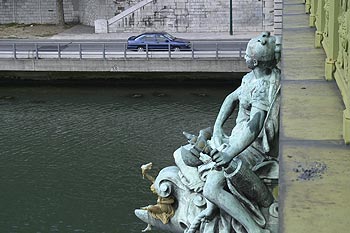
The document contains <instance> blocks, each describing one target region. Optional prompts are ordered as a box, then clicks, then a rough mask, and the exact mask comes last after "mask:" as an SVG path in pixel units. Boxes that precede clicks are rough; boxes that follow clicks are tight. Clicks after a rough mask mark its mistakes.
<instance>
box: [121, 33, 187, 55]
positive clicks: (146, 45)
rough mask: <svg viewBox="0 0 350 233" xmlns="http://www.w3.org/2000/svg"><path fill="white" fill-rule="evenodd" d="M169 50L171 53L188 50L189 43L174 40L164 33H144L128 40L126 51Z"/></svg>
mask: <svg viewBox="0 0 350 233" xmlns="http://www.w3.org/2000/svg"><path fill="white" fill-rule="evenodd" d="M169 48H170V50H172V51H180V50H190V49H191V42H190V41H188V40H185V39H180V38H176V37H174V36H172V35H170V34H169V33H166V32H146V33H143V34H140V35H138V36H132V37H129V38H128V47H127V49H130V50H137V51H139V52H142V51H145V50H146V49H148V50H161V51H168V50H169Z"/></svg>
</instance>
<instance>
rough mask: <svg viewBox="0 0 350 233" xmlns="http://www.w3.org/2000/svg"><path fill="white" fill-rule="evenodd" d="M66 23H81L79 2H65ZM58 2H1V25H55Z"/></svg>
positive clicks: (75, 0) (5, 0)
mask: <svg viewBox="0 0 350 233" xmlns="http://www.w3.org/2000/svg"><path fill="white" fill-rule="evenodd" d="M64 13H65V20H66V22H68V23H69V22H79V0H64ZM56 22H57V15H56V0H0V24H6V23H23V24H31V23H38V24H55V23H56Z"/></svg>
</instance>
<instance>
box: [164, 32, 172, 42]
mask: <svg viewBox="0 0 350 233" xmlns="http://www.w3.org/2000/svg"><path fill="white" fill-rule="evenodd" d="M164 36H166V37H168V38H169V39H170V40H175V36H172V35H170V34H169V33H165V34H164Z"/></svg>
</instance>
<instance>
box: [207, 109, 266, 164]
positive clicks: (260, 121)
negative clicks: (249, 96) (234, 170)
mask: <svg viewBox="0 0 350 233" xmlns="http://www.w3.org/2000/svg"><path fill="white" fill-rule="evenodd" d="M265 117H266V111H264V110H261V109H259V108H256V107H254V106H253V107H252V109H251V113H250V119H249V121H248V122H247V124H246V125H245V127H244V128H243V129H241V130H240V132H239V134H235V135H232V136H231V138H230V145H229V146H228V147H227V148H226V149H224V150H223V153H217V154H215V155H214V156H213V160H214V161H215V162H216V166H225V165H228V163H229V162H230V161H231V160H232V159H233V158H234V157H235V156H237V155H238V154H239V153H241V152H242V151H243V150H244V149H246V148H247V147H248V146H249V145H251V144H252V143H253V142H254V140H255V139H256V138H257V137H258V135H259V133H260V131H261V130H262V128H263V126H264V121H265Z"/></svg>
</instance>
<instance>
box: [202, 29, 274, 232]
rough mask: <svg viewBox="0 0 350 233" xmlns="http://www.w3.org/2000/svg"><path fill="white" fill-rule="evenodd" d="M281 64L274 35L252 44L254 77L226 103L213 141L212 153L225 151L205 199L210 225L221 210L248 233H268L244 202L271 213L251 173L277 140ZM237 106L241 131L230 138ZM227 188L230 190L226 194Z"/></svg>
mask: <svg viewBox="0 0 350 233" xmlns="http://www.w3.org/2000/svg"><path fill="white" fill-rule="evenodd" d="M279 58H280V45H279V44H278V43H276V37H274V36H270V33H268V32H265V33H263V34H262V35H260V36H258V37H256V38H253V39H251V40H250V41H249V43H248V46H247V50H246V56H245V59H246V64H247V66H248V68H250V69H252V71H251V72H250V73H248V74H247V75H245V76H244V77H243V79H242V83H241V86H240V87H239V88H238V89H236V90H235V91H234V92H232V93H231V94H229V95H228V96H227V97H226V99H225V100H224V102H223V104H222V106H221V109H220V111H219V114H218V116H217V119H216V121H215V125H214V128H213V136H212V138H211V141H210V145H211V147H212V148H220V147H221V148H223V149H218V150H217V152H216V153H215V152H214V153H213V154H212V160H213V161H214V162H215V163H216V164H215V167H216V168H217V169H213V170H211V171H210V172H209V173H208V175H207V179H206V181H205V184H204V188H203V195H204V196H205V197H206V199H207V200H208V201H209V203H208V206H207V209H206V213H205V216H206V218H207V219H210V217H211V216H212V215H213V214H214V213H215V210H216V209H217V208H219V209H222V210H224V211H225V212H226V213H227V214H229V215H230V216H232V218H234V219H236V220H237V221H238V222H239V223H240V224H241V225H242V226H243V227H244V229H245V230H246V231H247V232H248V233H258V232H269V230H267V229H265V227H264V225H265V222H264V220H262V221H261V220H260V221H259V220H257V219H256V218H255V217H254V215H253V216H252V214H251V212H249V210H248V208H246V207H245V206H244V205H242V204H241V202H242V196H243V198H246V199H247V200H249V201H251V202H252V203H253V204H254V205H256V206H258V207H261V206H262V207H268V206H269V205H270V204H271V203H272V202H273V197H272V195H271V193H270V192H269V191H267V188H266V186H265V185H264V184H263V182H262V181H261V180H260V179H259V178H258V177H257V175H255V173H254V172H253V171H252V168H253V167H255V166H257V165H259V164H261V163H262V162H264V161H266V160H269V159H270V158H271V157H270V156H272V154H271V153H272V149H271V148H272V146H273V143H274V139H276V137H277V131H278V104H276V105H275V104H274V103H275V102H277V101H278V100H276V99H278V93H279V86H280V70H279V69H278V68H277V67H276V65H277V63H278V61H279ZM236 106H238V107H239V109H238V115H237V118H236V125H235V127H234V128H233V130H232V132H231V135H230V136H226V135H225V133H224V130H223V125H224V123H225V122H226V120H227V119H228V118H229V116H230V115H231V114H232V113H233V110H234V109H235V107H236ZM227 185H228V186H229V187H231V188H230V189H227V188H225V187H226V186H227ZM232 190H236V191H237V192H235V191H233V192H232ZM240 194H241V195H240ZM238 196H240V197H238Z"/></svg>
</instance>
